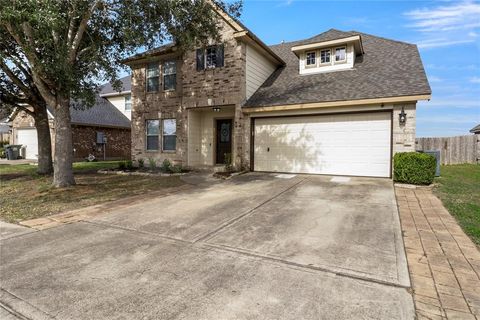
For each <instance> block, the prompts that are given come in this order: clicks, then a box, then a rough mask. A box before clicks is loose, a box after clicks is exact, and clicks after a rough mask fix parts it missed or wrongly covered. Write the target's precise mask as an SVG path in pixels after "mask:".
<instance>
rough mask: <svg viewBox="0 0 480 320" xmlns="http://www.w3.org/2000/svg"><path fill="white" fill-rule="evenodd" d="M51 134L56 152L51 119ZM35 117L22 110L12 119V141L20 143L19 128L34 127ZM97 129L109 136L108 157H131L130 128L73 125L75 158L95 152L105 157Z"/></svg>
mask: <svg viewBox="0 0 480 320" xmlns="http://www.w3.org/2000/svg"><path fill="white" fill-rule="evenodd" d="M49 122H50V135H51V138H52V146H53V148H52V152H53V153H54V152H55V149H54V147H55V134H54V132H55V128H54V123H53V120H50V121H49ZM34 127H35V122H34V119H33V118H32V117H31V116H30V115H28V114H27V113H26V112H24V111H20V112H19V113H18V114H17V115H16V116H15V118H14V119H13V121H12V129H13V130H12V133H13V134H12V141H11V142H12V143H13V144H17V143H18V129H22V128H34ZM97 131H101V132H104V134H105V136H106V137H107V144H106V159H108V160H114V159H130V151H131V141H130V138H131V134H130V129H129V128H113V127H98V126H88V125H76V124H75V125H72V135H73V148H74V150H75V151H74V154H75V155H74V160H76V161H81V160H84V159H85V158H86V157H88V155H89V154H93V155H94V156H95V157H96V158H98V159H103V146H101V145H97V144H96V133H97Z"/></svg>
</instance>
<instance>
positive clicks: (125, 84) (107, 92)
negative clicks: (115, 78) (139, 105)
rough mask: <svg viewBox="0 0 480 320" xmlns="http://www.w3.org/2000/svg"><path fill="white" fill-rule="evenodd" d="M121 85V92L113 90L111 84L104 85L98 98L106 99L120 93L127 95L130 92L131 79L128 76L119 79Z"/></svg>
mask: <svg viewBox="0 0 480 320" xmlns="http://www.w3.org/2000/svg"><path fill="white" fill-rule="evenodd" d="M119 80H120V82H121V83H122V86H121V91H117V90H115V89H114V88H113V86H112V84H111V83H106V84H104V85H102V86H101V88H100V92H99V94H100V96H102V97H107V96H112V95H120V94H122V93H129V92H131V91H132V77H131V76H130V75H128V76H125V77H123V78H120V79H119Z"/></svg>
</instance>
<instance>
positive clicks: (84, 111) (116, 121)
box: [48, 95, 130, 128]
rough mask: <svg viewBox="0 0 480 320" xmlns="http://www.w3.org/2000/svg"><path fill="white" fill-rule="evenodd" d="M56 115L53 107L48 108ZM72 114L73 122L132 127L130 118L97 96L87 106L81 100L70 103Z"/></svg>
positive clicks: (89, 124)
mask: <svg viewBox="0 0 480 320" xmlns="http://www.w3.org/2000/svg"><path fill="white" fill-rule="evenodd" d="M48 109H49V111H50V113H51V114H52V115H54V116H55V113H54V111H53V109H52V108H50V107H49V108H48ZM70 116H71V122H72V124H81V125H86V126H99V127H119V128H130V120H128V118H127V117H126V116H125V115H124V114H123V113H122V112H121V111H120V110H118V109H117V108H116V107H115V106H114V105H113V104H111V103H110V102H109V101H108V100H107V99H105V98H102V97H100V96H99V95H97V96H96V101H95V104H94V105H93V106H92V107H90V108H86V107H84V106H83V104H82V102H81V101H78V100H77V101H75V102H72V103H70Z"/></svg>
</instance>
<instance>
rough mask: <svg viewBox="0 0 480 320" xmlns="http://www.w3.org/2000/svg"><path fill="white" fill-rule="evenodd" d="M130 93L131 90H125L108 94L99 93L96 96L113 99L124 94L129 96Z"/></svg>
mask: <svg viewBox="0 0 480 320" xmlns="http://www.w3.org/2000/svg"><path fill="white" fill-rule="evenodd" d="M131 92H132V91H131V90H125V91H120V92H117V91H115V92H109V93H99V94H98V95H99V96H100V97H102V98H108V97H115V96H123V95H126V94H130V93H131Z"/></svg>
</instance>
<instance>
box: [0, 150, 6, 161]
mask: <svg viewBox="0 0 480 320" xmlns="http://www.w3.org/2000/svg"><path fill="white" fill-rule="evenodd" d="M6 157H7V154H6V153H5V148H4V147H0V158H1V159H3V158H6Z"/></svg>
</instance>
